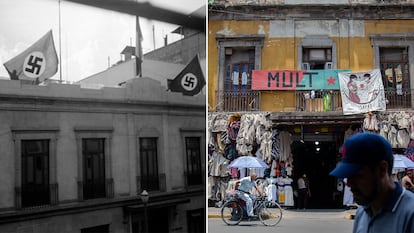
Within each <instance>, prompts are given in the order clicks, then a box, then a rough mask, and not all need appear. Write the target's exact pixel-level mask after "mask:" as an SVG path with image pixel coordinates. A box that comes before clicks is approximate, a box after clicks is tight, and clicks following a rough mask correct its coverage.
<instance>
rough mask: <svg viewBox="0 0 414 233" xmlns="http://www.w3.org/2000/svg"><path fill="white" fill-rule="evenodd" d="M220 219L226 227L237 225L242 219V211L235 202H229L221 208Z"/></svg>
mask: <svg viewBox="0 0 414 233" xmlns="http://www.w3.org/2000/svg"><path fill="white" fill-rule="evenodd" d="M221 219H223V222H225V223H226V224H227V225H237V224H239V223H240V221H241V220H242V219H243V209H242V207H241V206H240V204H239V203H238V202H237V201H229V202H226V203H224V205H223V207H221Z"/></svg>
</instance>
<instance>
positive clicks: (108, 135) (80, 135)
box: [74, 127, 114, 201]
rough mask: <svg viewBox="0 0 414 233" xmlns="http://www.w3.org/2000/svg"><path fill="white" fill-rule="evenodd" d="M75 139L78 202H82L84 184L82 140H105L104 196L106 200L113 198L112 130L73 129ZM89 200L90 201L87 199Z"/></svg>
mask: <svg viewBox="0 0 414 233" xmlns="http://www.w3.org/2000/svg"><path fill="white" fill-rule="evenodd" d="M74 131H75V137H76V149H77V157H78V172H77V182H78V200H79V201H83V200H85V199H84V196H83V184H84V174H83V172H84V170H83V166H84V161H83V147H82V143H83V139H92V138H103V139H105V140H104V141H105V144H104V156H105V159H104V161H105V196H106V198H113V197H114V184H113V177H112V166H111V164H112V154H111V151H112V150H111V146H112V134H113V128H82V127H75V128H74ZM87 200H91V199H87Z"/></svg>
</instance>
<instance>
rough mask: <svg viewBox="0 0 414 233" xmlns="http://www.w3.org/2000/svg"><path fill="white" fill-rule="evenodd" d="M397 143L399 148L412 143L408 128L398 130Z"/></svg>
mask: <svg viewBox="0 0 414 233" xmlns="http://www.w3.org/2000/svg"><path fill="white" fill-rule="evenodd" d="M397 143H398V148H407V146H408V143H410V135H409V134H408V131H407V130H406V129H400V130H398V132H397Z"/></svg>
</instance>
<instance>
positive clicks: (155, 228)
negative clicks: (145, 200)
mask: <svg viewBox="0 0 414 233" xmlns="http://www.w3.org/2000/svg"><path fill="white" fill-rule="evenodd" d="M169 210H170V209H169V208H168V207H165V208H148V209H147V211H148V212H147V214H148V222H147V226H148V233H168V232H169V226H170V225H169V220H168V213H169ZM144 216H145V213H144V208H143V209H142V210H141V211H139V212H136V213H134V214H133V215H132V232H133V233H145V224H146V223H145V217H144Z"/></svg>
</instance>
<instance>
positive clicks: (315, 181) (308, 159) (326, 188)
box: [292, 133, 342, 209]
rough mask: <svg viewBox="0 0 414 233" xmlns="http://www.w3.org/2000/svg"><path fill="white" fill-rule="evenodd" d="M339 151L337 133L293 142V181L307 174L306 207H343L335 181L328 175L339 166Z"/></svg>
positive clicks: (313, 136)
mask: <svg viewBox="0 0 414 233" xmlns="http://www.w3.org/2000/svg"><path fill="white" fill-rule="evenodd" d="M338 151H339V146H338V143H337V135H336V134H335V133H329V134H324V135H321V134H319V135H316V134H314V135H307V137H304V139H301V140H297V141H294V142H293V144H292V154H293V160H294V161H293V166H294V169H293V170H294V172H293V179H294V180H295V182H296V181H297V180H298V178H299V177H300V176H302V175H303V174H306V177H307V179H308V181H309V187H310V192H311V196H310V197H309V200H308V206H307V208H309V209H332V208H341V207H342V197H341V195H340V192H338V190H337V187H336V178H334V177H331V176H329V172H330V171H331V170H332V169H333V168H335V166H336V162H337V155H338ZM295 184H296V183H295Z"/></svg>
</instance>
